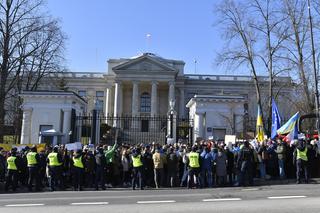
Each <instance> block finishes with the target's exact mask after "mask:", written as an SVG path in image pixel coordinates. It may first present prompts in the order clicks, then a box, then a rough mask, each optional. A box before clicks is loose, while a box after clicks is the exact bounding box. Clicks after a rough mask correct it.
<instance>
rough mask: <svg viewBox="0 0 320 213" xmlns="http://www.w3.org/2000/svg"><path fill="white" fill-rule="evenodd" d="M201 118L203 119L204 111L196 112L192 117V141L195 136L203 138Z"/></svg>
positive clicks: (195, 138) (194, 139)
mask: <svg viewBox="0 0 320 213" xmlns="http://www.w3.org/2000/svg"><path fill="white" fill-rule="evenodd" d="M203 119H204V113H202V112H200V113H199V112H198V113H196V114H195V117H194V133H193V135H194V137H193V141H194V142H195V141H196V140H197V138H199V137H200V138H203V136H204V135H203V128H204V125H203Z"/></svg>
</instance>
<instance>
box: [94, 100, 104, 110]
mask: <svg viewBox="0 0 320 213" xmlns="http://www.w3.org/2000/svg"><path fill="white" fill-rule="evenodd" d="M96 101H97V103H96V107H97V110H99V111H103V103H104V101H103V100H96Z"/></svg>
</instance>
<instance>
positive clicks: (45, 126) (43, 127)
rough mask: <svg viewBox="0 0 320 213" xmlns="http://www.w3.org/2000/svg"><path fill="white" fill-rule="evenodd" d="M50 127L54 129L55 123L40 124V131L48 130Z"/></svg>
mask: <svg viewBox="0 0 320 213" xmlns="http://www.w3.org/2000/svg"><path fill="white" fill-rule="evenodd" d="M50 129H53V125H40V127H39V131H40V132H43V131H47V130H50Z"/></svg>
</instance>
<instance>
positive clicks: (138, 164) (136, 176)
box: [131, 148, 143, 190]
mask: <svg viewBox="0 0 320 213" xmlns="http://www.w3.org/2000/svg"><path fill="white" fill-rule="evenodd" d="M131 160H132V166H133V168H132V189H133V190H135V189H136V184H138V186H139V187H140V189H141V190H143V185H142V184H143V181H142V180H143V177H142V175H143V162H142V159H141V153H140V149H139V148H137V149H135V150H133V152H132V155H131Z"/></svg>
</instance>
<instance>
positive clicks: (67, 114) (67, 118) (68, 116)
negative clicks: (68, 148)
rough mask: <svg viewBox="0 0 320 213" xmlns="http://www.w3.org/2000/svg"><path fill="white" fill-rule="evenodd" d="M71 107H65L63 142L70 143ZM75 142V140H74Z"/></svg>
mask: <svg viewBox="0 0 320 213" xmlns="http://www.w3.org/2000/svg"><path fill="white" fill-rule="evenodd" d="M70 128H71V109H63V129H62V132H63V134H64V136H63V140H64V141H63V143H64V144H66V143H70V135H69V132H70ZM73 142H74V141H73Z"/></svg>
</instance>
